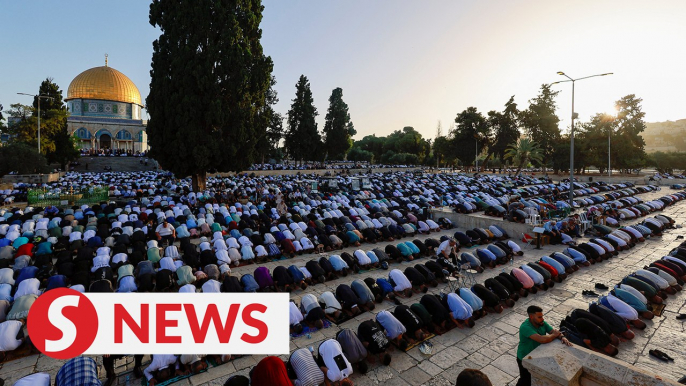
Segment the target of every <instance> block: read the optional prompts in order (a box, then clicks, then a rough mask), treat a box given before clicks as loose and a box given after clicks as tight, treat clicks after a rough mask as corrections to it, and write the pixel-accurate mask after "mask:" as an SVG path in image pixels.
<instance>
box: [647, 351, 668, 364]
mask: <svg viewBox="0 0 686 386" xmlns="http://www.w3.org/2000/svg"><path fill="white" fill-rule="evenodd" d="M648 354H650V355H652V356H654V357H655V358H657V359H660V360H662V361H665V362H669V359H667V358H666V357H665V356H664V355H661V354H660V353H659V352H658V351H656V350H649V351H648Z"/></svg>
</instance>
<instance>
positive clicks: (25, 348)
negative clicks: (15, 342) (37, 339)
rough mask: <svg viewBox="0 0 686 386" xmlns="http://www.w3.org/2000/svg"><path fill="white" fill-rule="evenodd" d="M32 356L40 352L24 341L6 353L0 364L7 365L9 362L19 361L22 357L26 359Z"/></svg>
mask: <svg viewBox="0 0 686 386" xmlns="http://www.w3.org/2000/svg"><path fill="white" fill-rule="evenodd" d="M34 354H40V351H38V349H37V348H35V347H34V346H33V345H32V344H30V343H29V342H28V340H25V341H24V343H22V344H21V345H20V346H19V347H17V348H16V349H15V350H12V351H6V352H5V357H4V358H2V361H0V364H3V363H7V362H10V361H13V360H17V359H20V358H24V357H27V356H29V355H34Z"/></svg>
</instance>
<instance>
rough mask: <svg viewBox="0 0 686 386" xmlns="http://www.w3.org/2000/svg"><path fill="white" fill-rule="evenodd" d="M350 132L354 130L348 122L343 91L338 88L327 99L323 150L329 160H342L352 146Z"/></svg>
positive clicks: (348, 117)
mask: <svg viewBox="0 0 686 386" xmlns="http://www.w3.org/2000/svg"><path fill="white" fill-rule="evenodd" d="M351 132H355V128H354V126H353V124H352V122H351V121H350V114H349V113H348V105H347V104H346V103H345V102H344V101H343V90H342V89H341V88H340V87H338V88H335V89H334V90H333V92H332V93H331V96H330V97H329V110H328V111H327V113H326V121H325V122H324V135H326V139H325V140H324V149H325V150H326V152H327V153H328V155H329V159H336V160H342V159H344V158H345V155H346V153H347V152H348V150H350V148H351V147H352V146H353V141H352V138H351Z"/></svg>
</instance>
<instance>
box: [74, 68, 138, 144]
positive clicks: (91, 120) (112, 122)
mask: <svg viewBox="0 0 686 386" xmlns="http://www.w3.org/2000/svg"><path fill="white" fill-rule="evenodd" d="M65 101H66V102H67V107H68V109H69V112H70V114H71V115H70V116H69V118H68V120H67V127H68V130H69V134H70V135H74V134H76V136H78V138H79V139H80V140H81V148H82V149H95V150H101V149H102V150H109V149H111V150H116V149H120V150H130V151H132V152H142V151H147V150H148V139H147V135H146V133H145V127H146V123H147V122H146V121H143V119H142V117H141V108H143V107H144V106H143V101H142V99H141V94H140V92H139V91H138V87H136V85H135V84H134V83H133V82H132V81H131V79H129V78H128V77H127V76H126V75H124V74H122V73H121V72H119V71H117V70H115V69H114V68H112V67H109V66H108V65H107V57H105V65H104V66H102V67H94V68H91V69H89V70H86V71H84V72H82V73H80V74H79V75H77V76H76V78H74V80H72V81H71V83H70V84H69V88H68V89H67V98H66V99H65Z"/></svg>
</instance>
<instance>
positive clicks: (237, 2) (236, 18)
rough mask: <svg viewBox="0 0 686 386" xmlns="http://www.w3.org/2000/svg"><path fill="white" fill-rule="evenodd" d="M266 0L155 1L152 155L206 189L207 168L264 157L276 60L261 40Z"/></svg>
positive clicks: (229, 167)
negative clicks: (261, 148)
mask: <svg viewBox="0 0 686 386" xmlns="http://www.w3.org/2000/svg"><path fill="white" fill-rule="evenodd" d="M263 10H264V7H263V6H262V2H261V0H215V1H178V0H153V2H152V4H151V5H150V24H151V25H153V26H155V27H159V28H160V30H161V31H162V34H161V35H160V37H159V38H158V39H157V40H155V42H153V56H152V68H151V70H150V75H151V81H150V94H149V95H148V98H147V99H146V104H147V106H146V108H147V110H148V113H149V115H150V120H149V121H148V127H147V133H148V140H149V143H150V145H151V152H150V153H151V154H150V155H151V156H152V157H153V158H155V159H156V160H157V161H158V162H159V163H160V165H161V166H162V167H163V168H165V169H168V170H170V171H172V172H173V173H175V174H176V175H177V176H179V177H183V176H187V175H191V176H192V177H193V188H194V189H195V190H196V191H197V190H199V189H204V186H205V179H206V176H207V170H209V169H214V168H216V169H219V170H222V171H236V172H238V171H241V170H244V169H245V168H246V167H248V166H249V165H250V164H251V163H252V162H253V160H254V159H256V158H258V157H259V154H257V151H256V150H255V148H256V144H257V142H258V140H259V138H261V137H262V136H263V133H262V131H264V130H266V128H265V126H264V125H262V124H259V122H258V121H259V120H260V112H261V111H263V110H264V107H265V103H266V96H267V90H268V89H269V86H270V80H271V72H272V67H273V64H272V60H271V58H270V57H268V56H265V55H264V53H263V50H262V45H261V43H260V38H261V37H262V30H261V29H260V22H261V21H262V11H263Z"/></svg>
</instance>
